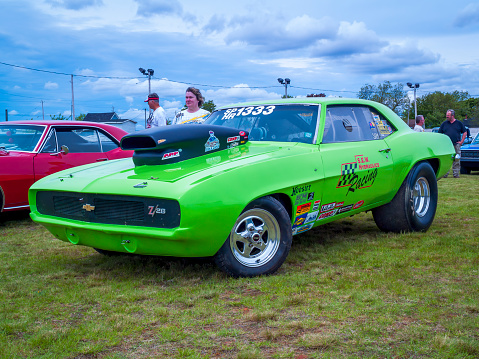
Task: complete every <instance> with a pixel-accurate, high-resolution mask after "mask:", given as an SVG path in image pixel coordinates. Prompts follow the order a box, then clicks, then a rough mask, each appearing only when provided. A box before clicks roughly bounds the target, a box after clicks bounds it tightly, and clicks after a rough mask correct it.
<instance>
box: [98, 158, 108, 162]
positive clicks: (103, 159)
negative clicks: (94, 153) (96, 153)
mask: <svg viewBox="0 0 479 359" xmlns="http://www.w3.org/2000/svg"><path fill="white" fill-rule="evenodd" d="M96 161H97V162H102V161H108V158H97V159H96Z"/></svg>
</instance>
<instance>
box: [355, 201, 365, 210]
mask: <svg viewBox="0 0 479 359" xmlns="http://www.w3.org/2000/svg"><path fill="white" fill-rule="evenodd" d="M363 204H364V201H359V202H357V203H356V204H355V205H354V206H353V209H358V208H359V207H361V206H362V205H363Z"/></svg>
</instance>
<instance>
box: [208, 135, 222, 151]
mask: <svg viewBox="0 0 479 359" xmlns="http://www.w3.org/2000/svg"><path fill="white" fill-rule="evenodd" d="M209 133H210V138H208V141H206V143H205V152H208V151H213V150H217V149H218V148H220V140H218V138H217V137H216V136H215V133H214V132H213V131H209Z"/></svg>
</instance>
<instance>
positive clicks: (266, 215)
mask: <svg viewBox="0 0 479 359" xmlns="http://www.w3.org/2000/svg"><path fill="white" fill-rule="evenodd" d="M292 237H293V234H292V230H291V219H290V218H289V215H288V212H287V211H286V209H285V208H284V207H283V205H282V204H281V203H280V202H279V201H278V200H276V199H275V198H273V197H270V196H267V197H263V198H259V199H257V200H255V201H253V202H251V203H250V204H249V205H248V206H247V207H246V208H245V209H244V210H243V212H242V213H241V215H240V216H239V217H238V219H237V220H236V222H235V224H234V226H233V229H232V230H231V233H230V235H229V236H228V238H227V239H226V241H225V243H224V244H223V246H222V247H221V248H220V249H219V251H218V252H217V253H216V254H215V256H214V260H215V263H216V265H217V266H218V267H219V268H220V269H221V270H223V271H224V272H225V273H227V274H228V275H230V276H233V277H254V276H259V275H268V274H272V273H274V272H276V271H277V270H278V269H279V267H281V265H282V264H283V262H284V261H285V259H286V257H287V256H288V253H289V250H290V248H291V242H292Z"/></svg>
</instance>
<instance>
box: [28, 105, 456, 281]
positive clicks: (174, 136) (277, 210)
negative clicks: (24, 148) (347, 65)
mask: <svg viewBox="0 0 479 359" xmlns="http://www.w3.org/2000/svg"><path fill="white" fill-rule="evenodd" d="M121 147H122V148H123V149H124V150H134V155H133V157H132V158H127V159H120V160H114V161H109V162H108V163H97V164H90V165H85V166H81V167H75V168H72V169H69V170H66V171H62V172H58V173H55V174H53V175H50V176H48V177H46V178H44V179H42V180H40V181H38V182H36V183H35V184H34V185H33V186H32V187H31V189H30V192H29V201H30V207H31V211H32V212H31V217H32V219H33V220H34V221H36V222H39V223H41V224H43V225H44V226H45V227H46V228H47V229H48V230H49V231H50V232H51V233H52V234H53V235H54V236H55V237H57V238H58V239H60V240H62V241H66V242H71V243H73V244H78V245H84V246H89V247H93V248H95V249H96V250H97V251H98V252H100V253H103V254H113V253H118V252H123V253H133V254H143V255H160V256H177V257H205V256H212V257H213V258H214V260H215V262H216V264H217V265H218V266H219V267H220V268H221V269H222V270H223V271H225V272H226V273H228V274H229V275H232V276H235V277H250V276H257V275H262V274H271V273H273V272H275V271H276V270H277V269H278V268H279V267H280V266H281V265H282V263H283V262H284V260H285V259H286V257H287V255H288V252H289V250H290V247H291V242H292V238H293V236H294V235H296V234H300V233H303V232H305V231H308V230H310V229H311V228H313V227H316V226H319V225H321V224H324V223H328V222H331V221H334V220H336V219H339V218H343V217H346V216H351V215H354V214H356V213H359V212H363V211H366V210H372V214H373V217H374V220H375V222H376V224H377V226H378V227H379V229H381V230H383V231H390V232H407V231H426V230H427V229H428V228H429V226H430V225H431V223H432V222H433V219H434V215H435V212H436V206H437V200H438V190H437V178H440V177H441V176H443V175H444V174H445V173H446V172H447V170H448V169H449V168H450V167H451V164H452V161H453V155H454V154H455V151H454V148H453V146H452V144H451V141H450V140H449V139H448V138H447V136H443V135H439V134H434V133H418V132H414V131H412V130H411V129H410V128H409V127H408V126H407V125H406V124H405V123H404V122H403V121H402V120H401V119H400V118H399V117H398V116H397V115H396V114H394V112H392V111H391V110H390V109H389V108H387V107H386V106H383V105H381V104H378V103H375V102H371V101H365V100H358V99H342V98H314V99H313V98H306V99H290V100H280V101H268V102H261V103H259V102H257V103H246V104H238V105H233V106H228V107H225V108H221V109H219V110H217V111H215V112H213V113H212V114H211V115H210V116H209V118H208V119H207V120H206V121H205V123H204V124H201V125H176V126H167V127H162V128H157V129H149V130H145V131H140V132H137V133H133V134H130V135H127V136H125V137H123V139H122V140H121Z"/></svg>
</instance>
